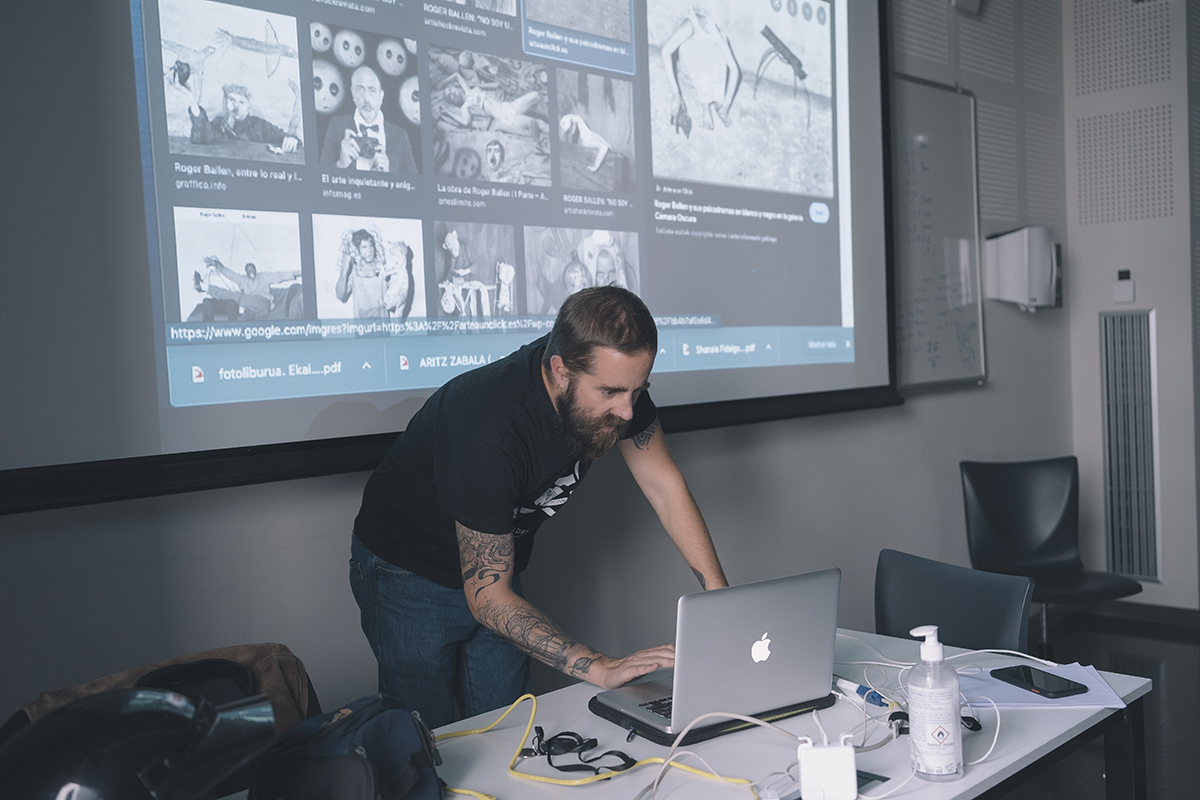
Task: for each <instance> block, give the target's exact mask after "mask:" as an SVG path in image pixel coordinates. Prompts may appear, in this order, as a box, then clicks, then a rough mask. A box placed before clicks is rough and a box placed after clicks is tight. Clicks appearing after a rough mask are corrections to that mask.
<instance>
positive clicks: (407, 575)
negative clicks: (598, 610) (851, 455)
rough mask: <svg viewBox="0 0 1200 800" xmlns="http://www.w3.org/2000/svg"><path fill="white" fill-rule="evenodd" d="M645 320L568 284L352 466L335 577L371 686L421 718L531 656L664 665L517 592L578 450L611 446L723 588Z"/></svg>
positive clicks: (563, 663)
mask: <svg viewBox="0 0 1200 800" xmlns="http://www.w3.org/2000/svg"><path fill="white" fill-rule="evenodd" d="M657 351H658V333H657V330H656V329H655V325H654V318H653V317H652V316H651V314H650V311H649V310H648V309H647V308H646V306H645V304H644V303H643V302H642V301H641V300H640V299H639V298H638V297H637V295H634V294H633V293H632V292H629V291H627V290H625V289H622V288H620V287H617V286H602V287H595V288H590V289H584V290H582V291H580V292H577V293H576V294H574V295H572V296H571V297H570V298H568V299H567V300H566V301H565V302H564V303H563V306H562V308H561V309H560V310H559V313H558V317H557V319H556V320H555V323H554V327H553V329H552V330H551V332H550V333H549V334H548V335H547V336H543V337H542V338H540V339H537V340H536V341H533V342H531V343H529V344H527V345H525V346H524V347H522V348H520V349H519V350H517V351H516V352H515V353H513V354H511V355H509V356H507V357H505V358H503V359H501V360H499V361H496V362H493V363H491V364H488V365H486V366H483V367H480V368H478V369H475V370H472V371H471V372H468V373H465V374H463V375H460V376H459V377H457V378H454V379H453V380H451V381H449V382H448V383H447V384H446V385H445V386H443V387H442V388H441V389H439V390H438V391H437V392H435V393H434V394H433V396H432V397H430V398H429V400H428V401H426V403H425V405H424V406H423V407H422V408H421V410H420V411H418V412H417V414H416V415H415V416H414V417H413V418H412V421H411V422H410V423H409V425H408V429H407V430H406V431H405V432H404V433H403V434H401V436H400V438H399V439H397V441H396V443H395V444H394V445H393V446H392V448H391V449H390V450H389V451H388V454H387V456H386V457H385V458H384V461H383V463H382V464H381V465H380V466H379V468H378V469H376V470H375V472H374V474H373V475H372V476H371V478H370V480H368V481H367V486H366V489H365V490H364V492H363V502H362V507H361V509H360V510H359V513H358V517H357V519H356V520H355V523H354V538H353V540H352V544H351V558H350V584H351V588H352V589H353V591H354V597H355V600H356V601H357V602H358V605H359V608H360V610H361V612H362V627H363V632H364V633H365V634H366V636H367V639H368V641H369V642H370V643H371V649H372V650H373V651H374V653H375V657H376V659H377V660H378V662H379V690H380V691H381V692H383V693H385V694H388V695H391V696H393V697H395V698H396V699H398V700H399V701H400V702H401V704H402V705H404V706H405V707H406V708H409V709H413V710H416V711H419V712H420V714H421V716H422V718H423V719H424V720H425V721H426V722H427V723H428V724H429V725H430V726H431V727H437V726H440V725H445V724H447V723H449V722H452V721H454V718H455V716H454V707H453V700H454V699H457V701H458V704H459V710H460V711H461V714H462V716H473V715H475V714H479V713H482V712H484V711H489V710H491V709H493V708H498V707H500V706H504V705H507V704H509V703H511V702H512V701H514V700H515V699H516V698H517V697H518V696H520V695H521V694H522V693H523V692H525V691H526V690H527V686H528V683H529V658H528V657H529V656H530V655H532V656H533V657H535V658H537V659H538V660H540V661H542V662H544V663H546V664H549V665H550V666H552V667H554V668H555V669H558V670H560V671H562V672H564V673H566V674H568V675H571V676H574V677H577V678H582V679H584V680H586V681H588V682H590V683H593V684H595V685H597V686H600V687H602V688H606V689H608V688H613V687H616V686H620V685H622V684H624V683H628V682H629V681H631V680H633V679H634V678H637V677H640V676H642V675H645V674H647V673H649V672H652V671H654V670H655V669H658V668H660V667H670V666H672V665H673V664H674V663H675V648H674V645H670V644H668V645H662V646H660V647H652V648H649V649H647V650H641V651H638V652H636V653H633V654H632V655H629V656H626V657H624V658H614V657H610V656H607V655H604V654H602V653H599V652H597V651H596V650H593V649H592V648H591V647H589V646H588V645H586V644H584V643H583V642H581V641H579V640H578V639H575V638H573V637H572V636H571V635H570V634H568V633H567V632H565V631H563V630H562V629H561V628H559V627H558V626H557V625H555V624H554V623H553V622H552V621H551V620H550V618H549V617H548V616H547V615H546V614H544V613H543V612H542V611H541V610H540V609H538V608H535V607H534V606H533V605H531V604H530V603H528V602H527V601H526V600H525V599H524V597H523V593H522V590H521V571H522V570H523V569H524V568H525V566H526V565H527V564H528V563H529V556H530V552H531V550H532V548H533V537H534V533H535V532H536V531H537V529H538V527H539V526H540V525H541V524H542V523H543V522H545V521H546V520H547V519H549V518H550V517H552V516H553V515H554V513H555V511H556V510H557V509H558V507H559V506H561V505H562V504H563V503H565V502H566V501H567V499H569V497H570V495H571V493H572V492H573V491H574V489H575V488H576V486H578V484H579V482H580V481H581V480H582V479H583V478H584V476H585V475H586V474H587V471H588V469H589V467H590V466H591V464H592V462H593V461H594V460H595V459H597V458H600V457H602V456H604V455H605V454H606V453H608V452H609V451H610V450H611V449H612V448H613V447H614V446H619V447H620V450H621V455H622V456H624V458H625V462H626V464H627V465H628V466H629V470H630V472H631V473H632V474H633V477H634V479H635V480H636V481H637V484H638V486H639V487H640V488H641V490H642V492H643V493H644V494H645V495H646V498H647V499H648V500H649V501H650V504H651V505H652V506H653V507H654V510H655V512H656V513H657V514H658V517H659V519H660V520H661V521H662V524H663V527H664V528H666V531H667V533H668V534H669V535H670V537H671V539H672V540H673V541H674V542H675V545H676V546H677V547H678V548H679V551H680V553H681V554H682V555H683V557H684V559H685V560H686V561H687V563H688V565H689V566H690V567H691V568H692V571H693V572H694V573H695V574H696V577H697V578H698V579H699V580H700V583H701V585H702V586H704V587H705V588H708V589H713V588H717V587H721V586H725V585H726V581H725V575H724V573H723V572H722V570H721V564H720V562H719V561H718V559H717V554H716V551H715V549H714V548H713V544H712V539H711V538H710V536H709V533H708V529H707V527H706V526H705V524H704V519H703V517H702V516H701V515H700V509H699V508H698V507H697V506H696V502H695V500H694V499H693V498H692V495H691V492H690V491H688V488H687V484H686V482H685V481H684V479H683V475H682V473H681V472H680V471H679V468H678V467H677V466H676V464H675V461H674V459H672V458H671V454H670V451H669V450H668V449H667V443H666V439H665V438H664V437H663V433H662V430H661V428H660V427H659V424H658V414H657V410H656V409H655V406H654V402H653V401H652V400H651V399H650V395H649V393H647V391H646V389H647V387H648V386H649V377H650V370H651V368H652V367H653V366H654V357H655V354H656V353H657Z"/></svg>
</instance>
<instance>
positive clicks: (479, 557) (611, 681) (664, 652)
mask: <svg viewBox="0 0 1200 800" xmlns="http://www.w3.org/2000/svg"><path fill="white" fill-rule="evenodd" d="M455 530H456V531H457V533H458V556H459V561H460V562H461V564H462V576H463V592H464V593H465V594H466V597H467V605H468V606H470V608H471V613H472V614H474V615H475V619H477V620H479V622H480V623H481V624H483V625H486V626H487V627H488V628H490V629H492V630H493V631H495V632H496V633H498V634H500V635H501V636H503V637H504V638H506V639H508V640H509V641H510V642H512V643H513V644H514V645H516V646H517V647H519V648H520V649H521V650H524V651H525V652H526V653H528V654H529V655H531V656H533V657H534V658H536V659H537V660H538V661H541V662H543V663H545V664H548V665H550V666H551V667H554V668H555V669H557V670H559V671H560V672H565V673H566V674H568V675H571V676H572V677H575V678H581V679H583V680H586V681H588V682H589V683H594V684H595V685H597V686H600V687H602V688H604V689H613V688H615V687H617V686H621V685H622V684H625V683H628V682H629V681H631V680H633V679H634V678H638V677H641V676H642V675H645V674H647V673H649V672H653V671H654V670H656V669H658V668H659V667H670V666H673V665H674V664H675V646H674V645H669V644H668V645H663V646H661V647H654V648H650V649H649V650H640V651H638V652H636V653H634V654H633V655H630V656H627V657H625V658H609V657H608V656H606V655H604V654H602V653H599V652H597V651H595V650H593V649H592V648H590V647H588V646H587V645H586V644H584V643H583V642H581V641H579V640H577V639H574V638H572V637H571V636H570V635H569V634H567V633H566V632H565V631H563V630H562V629H561V628H559V627H558V626H557V625H555V624H554V623H553V622H552V621H551V620H550V618H549V617H547V616H546V615H545V614H543V613H542V612H541V611H539V610H538V609H536V608H534V607H533V606H532V605H531V604H530V603H528V602H526V601H525V600H524V599H523V598H522V597H520V596H519V595H517V594H516V593H515V592H514V591H513V590H512V576H513V564H514V547H513V537H512V534H503V535H497V534H489V533H479V532H478V531H473V530H471V529H470V528H467V527H465V526H463V525H461V524H458V523H455Z"/></svg>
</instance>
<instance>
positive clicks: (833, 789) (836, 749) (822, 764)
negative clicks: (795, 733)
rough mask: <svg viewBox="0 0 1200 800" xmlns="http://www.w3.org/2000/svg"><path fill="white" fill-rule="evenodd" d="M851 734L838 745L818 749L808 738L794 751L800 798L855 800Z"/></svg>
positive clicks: (855, 787) (855, 783) (812, 799)
mask: <svg viewBox="0 0 1200 800" xmlns="http://www.w3.org/2000/svg"><path fill="white" fill-rule="evenodd" d="M849 741H850V734H848V733H847V734H843V735H842V741H841V744H827V745H822V746H819V747H815V746H813V743H812V741H811V740H810V739H808V738H807V737H806V738H805V739H804V740H802V741H801V743H800V745H799V747H797V748H796V756H797V758H798V759H799V762H800V796H801V797H803V798H804V800H855V798H856V797H858V772H857V769H856V767H855V765H854V747H853V745H851V744H849Z"/></svg>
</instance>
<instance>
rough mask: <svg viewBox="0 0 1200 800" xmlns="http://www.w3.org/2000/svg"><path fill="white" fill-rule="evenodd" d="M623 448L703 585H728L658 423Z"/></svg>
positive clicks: (634, 471) (670, 532)
mask: <svg viewBox="0 0 1200 800" xmlns="http://www.w3.org/2000/svg"><path fill="white" fill-rule="evenodd" d="M620 447H621V455H622V456H624V457H625V463H626V464H628V465H629V471H630V472H631V473H633V478H634V480H636V481H637V484H638V486H639V487H641V490H642V492H643V493H644V494H645V495H646V499H647V500H649V501H650V505H651V506H653V507H654V511H655V513H656V514H658V518H659V520H661V521H662V524H663V527H664V528H666V529H667V534H668V535H669V536H670V537H671V541H673V542H674V543H675V546H676V547H678V548H679V552H680V554H682V555H683V559H684V561H686V562H687V564H688V566H689V567H691V568H692V572H693V573H695V575H696V578H697V580H699V581H700V585H701V586H702V587H703V588H705V589H718V588H720V587H722V586H728V585H729V584H728V582H727V581H726V580H725V573H724V571H723V570H722V569H721V562H720V561H719V560H718V559H717V551H716V548H714V547H713V543H712V536H710V535H709V533H708V526H706V525H705V524H704V517H703V516H701V514H700V508H699V507H698V506H697V505H696V500H695V498H693V497H692V493H691V491H689V490H688V487H687V481H685V480H684V479H683V473H682V472H680V471H679V467H678V466H677V465H676V464H675V459H673V458H671V451H670V450H669V449H668V448H667V440H666V437H664V436H663V432H662V428H661V427H660V426H659V423H658V420H657V419H655V420H654V422H652V423H650V427H648V428H646V430H644V431H642V432H641V433H639V434H638V435H637V436H634V437H633V438H632V439H623V440H621V444H620Z"/></svg>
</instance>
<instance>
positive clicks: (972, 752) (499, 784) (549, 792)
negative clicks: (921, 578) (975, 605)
mask: <svg viewBox="0 0 1200 800" xmlns="http://www.w3.org/2000/svg"><path fill="white" fill-rule="evenodd" d="M844 633H846V634H848V635H849V636H853V637H858V638H860V639H862V640H865V641H868V642H870V643H871V644H873V645H874V646H875V647H877V648H879V650H881V651H882V652H883V653H884V654H886V655H888V656H890V657H891V658H894V659H897V660H907V661H912V660H915V659H916V658H917V657H918V650H919V643H918V642H917V641H915V640H912V641H906V640H901V639H892V638H888V637H885V636H877V635H875V634H865V633H857V632H854V631H846V632H844ZM947 651H948V652H949V651H953V648H947ZM837 660H838V662H849V661H876V660H879V657H878V656H877V655H876V654H874V653H872V652H871V651H870V649H869V648H867V647H865V646H864V645H862V644H860V643H858V642H855V641H853V640H852V639H850V638H847V637H846V636H839V637H838V644H837ZM964 663H971V664H980V665H981V666H986V667H988V668H991V667H995V666H1003V665H1005V664H1011V663H1019V659H1016V658H1012V657H1006V656H993V655H981V656H978V657H972V658H965V659H957V660H956V664H957V665H960V666H961V665H962V664H964ZM861 670H862V668H861V667H845V666H839V667H837V671H838V672H839V674H842V675H845V676H846V677H852V678H856V677H861V674H862V673H861ZM874 672H875V673H876V674H877V673H878V671H877V670H875V671H874ZM889 673H890V680H891V681H893V685H894V681H895V675H896V671H895V670H890V671H889ZM1102 674H1103V675H1104V678H1105V679H1106V680H1107V681H1108V682H1109V684H1110V685H1111V686H1112V688H1113V690H1114V691H1116V693H1117V694H1118V695H1119V696H1120V697H1121V699H1122V700H1124V701H1125V703H1126V704H1128V707H1127V708H1125V709H1108V708H1093V707H1085V708H1050V709H1029V708H1020V709H1002V713H1003V717H1002V723H1001V729H1000V739H999V741H998V742H997V743H996V747H995V749H994V750H993V751H992V754H991V756H990V757H989V758H988V760H987V761H985V762H984V763H982V764H977V765H974V766H968V767H967V768H966V771H965V775H964V776H963V778H962V779H961V780H958V781H953V782H951V783H928V782H926V781H923V780H920V779H918V778H913V779H912V780H911V781H909V782H908V784H907V785H905V786H904V787H903V788H902V789H900V791H899V792H897V793H896V794H893V795H891V797H902V798H903V797H920V798H921V800H943V799H944V800H950V798H972V797H989V796H999V795H1000V794H1003V793H1004V792H1006V791H1008V790H1009V789H1011V788H1012V787H1013V786H1015V785H1018V784H1019V783H1022V782H1024V781H1025V780H1026V779H1028V778H1029V777H1030V776H1031V775H1033V774H1036V773H1037V772H1039V771H1041V770H1042V769H1045V768H1046V767H1047V766H1049V765H1050V764H1052V763H1054V762H1055V761H1057V760H1059V759H1060V758H1062V757H1063V756H1065V755H1067V754H1069V753H1071V752H1072V751H1074V750H1075V749H1077V748H1078V747H1080V746H1081V745H1083V744H1084V743H1086V742H1088V741H1090V740H1092V739H1094V738H1096V737H1097V736H1104V741H1105V771H1106V774H1107V776H1108V777H1107V796H1108V798H1109V800H1117V798H1121V799H1122V800H1143V799H1144V798H1145V796H1146V770H1145V745H1144V738H1143V735H1142V733H1143V727H1142V709H1141V706H1142V704H1141V698H1142V697H1143V696H1144V695H1145V694H1146V693H1147V692H1149V691H1150V688H1151V686H1150V681H1149V680H1148V679H1146V678H1137V677H1133V676H1129V675H1119V674H1115V673H1102ZM876 682H878V681H876ZM596 691H597V690H596V688H595V687H593V686H591V685H590V684H578V685H576V686H570V687H567V688H565V689H561V690H559V691H556V692H551V693H550V694H546V695H543V696H542V697H539V698H538V711H537V719H536V720H535V721H534V724H535V725H540V726H541V727H542V728H543V729H545V731H546V735H547V736H550V735H553V734H555V733H559V732H561V731H564V730H571V731H576V732H578V733H580V734H581V735H583V736H585V737H586V736H592V737H595V738H596V739H598V740H599V743H600V744H599V747H598V748H597V749H596V750H593V751H591V752H590V753H589V755H595V754H599V753H601V752H603V751H605V750H610V749H616V750H622V751H624V752H626V753H628V754H629V755H630V756H632V757H633V758H636V759H640V758H649V757H652V756H663V755H665V754H666V751H667V748H665V747H660V746H658V745H655V744H652V743H650V742H648V741H646V740H645V739H642V738H640V737H639V738H636V739H634V740H633V741H632V742H628V743H627V742H626V741H625V736H626V732H625V731H624V730H622V729H621V728H619V727H617V726H616V725H613V724H612V723H610V722H606V721H605V720H602V719H600V718H599V717H597V716H595V715H594V714H592V713H591V712H590V711H588V709H587V703H588V700H589V699H590V698H591V697H592V695H594V694H595V693H596ZM984 705H985V706H986V710H983V711H982V712H981V715H980V716H981V721H982V722H983V724H984V729H983V730H982V731H980V732H976V733H969V732H965V736H964V737H963V758H964V760H965V761H972V760H974V759H976V758H979V757H980V756H982V755H983V754H984V753H985V752H986V751H987V748H988V746H989V745H990V744H991V741H992V735H993V732H994V730H995V714H994V712H993V711H992V710H991V706H988V705H986V704H984ZM528 709H529V703H528V702H526V703H524V704H522V705H521V706H519V707H518V708H517V709H516V710H514V711H513V712H512V713H511V714H509V715H508V717H507V718H506V719H505V720H504V722H502V723H501V724H500V725H498V726H497V727H496V728H494V729H492V730H491V731H490V732H488V733H485V734H480V735H476V736H467V737H462V738H458V739H449V740H446V741H444V742H442V743H440V745H439V749H440V750H441V753H442V758H443V759H444V764H443V765H442V766H441V767H439V768H438V775H439V776H440V777H441V778H442V779H443V780H444V781H446V783H447V784H449V785H450V786H453V787H459V788H465V789H474V790H476V791H482V792H486V793H488V794H491V795H494V796H496V797H497V798H499V800H517V799H518V798H541V797H565V796H571V797H576V796H577V797H580V798H583V799H584V800H591V799H592V798H609V797H612V798H631V797H633V796H634V795H635V794H637V792H638V791H640V790H641V789H642V787H644V786H645V785H646V784H648V783H649V782H650V781H651V780H653V778H654V775H655V770H656V769H657V766H646V767H640V768H638V769H637V770H634V771H632V772H630V773H624V774H618V775H617V776H615V777H614V778H613V779H611V780H607V781H601V782H598V783H594V784H590V785H587V786H581V787H564V786H555V785H551V784H542V783H536V782H533V781H525V780H519V779H517V778H513V777H511V776H510V775H508V773H507V767H508V762H509V759H510V758H511V757H512V754H513V752H514V750H516V748H517V747H518V746H524V745H522V744H521V741H520V737H521V735H522V733H523V732H524V730H525V724H526V722H527V721H528V719H529V710H528ZM875 710H876V711H881V710H882V709H875ZM500 713H501V712H500V711H497V712H492V713H488V714H481V715H480V716H478V717H475V718H473V719H470V720H464V721H462V722H458V723H455V724H453V725H448V726H446V727H444V728H439V729H438V731H437V732H438V733H445V732H449V731H455V730H469V729H472V728H478V727H483V726H484V725H486V724H488V723H490V722H492V721H493V720H495V719H496V718H497V717H498V716H499V715H500ZM820 719H821V723H822V725H824V727H825V730H826V731H828V733H829V736H830V741H831V742H832V741H836V739H837V737H838V735H840V732H841V731H843V730H845V731H848V730H851V729H852V728H854V727H855V726H857V725H858V724H859V723H860V722H861V720H862V712H861V711H860V710H859V709H858V708H857V707H856V706H852V705H851V704H849V703H848V702H846V701H839V702H838V703H837V704H836V705H834V706H833V707H832V708H829V709H827V710H825V711H821V712H820ZM779 724H780V726H781V727H784V728H786V729H787V730H789V731H792V732H793V733H796V734H798V735H801V736H809V737H811V738H812V739H813V740H814V741H817V742H820V741H821V738H820V731H819V729H818V728H817V725H816V723H815V721H814V720H813V716H812V714H805V715H803V716H800V717H795V718H793V719H790V720H784V721H783V722H781V723H779ZM880 736H881V734H880V732H879V730H878V728H877V727H876V728H874V733H873V736H872V740H873V741H874V740H878V738H880ZM856 741H861V739H856ZM526 744H527V743H526ZM689 749H691V750H694V751H696V752H698V753H700V754H701V755H702V756H704V758H705V759H706V760H708V762H709V763H710V764H712V766H713V767H714V768H715V769H716V770H717V771H718V772H720V773H721V774H723V775H727V776H731V777H741V778H749V779H751V780H758V779H760V778H763V777H765V776H766V775H767V774H769V773H771V772H774V771H777V770H782V769H784V768H785V767H787V766H788V765H789V764H791V763H792V762H794V761H795V760H796V748H795V744H794V743H792V742H790V741H789V740H788V739H786V738H785V737H783V736H780V735H779V734H777V733H774V732H771V731H767V730H764V729H762V728H757V727H756V728H754V729H751V730H746V731H740V732H738V733H733V734H730V735H727V736H724V737H720V738H717V739H713V740H711V741H707V742H701V743H699V744H695V745H692V746H691V747H690V748H689ZM556 763H563V764H568V763H577V762H576V760H575V756H574V755H568V756H562V757H559V758H557V759H556ZM606 763H607V762H606ZM685 763H692V764H693V766H699V765H698V764H696V763H695V762H690V761H685ZM857 766H858V769H859V770H865V771H868V772H873V773H876V774H879V775H886V776H888V777H890V778H893V779H894V780H891V781H889V782H887V783H884V784H878V783H876V784H872V785H871V786H870V787H868V788H867V789H866V794H867V796H870V795H872V794H882V793H884V792H886V791H888V790H889V789H891V788H892V787H894V786H896V784H897V780H896V779H898V780H903V779H904V778H906V777H907V776H908V775H909V773H910V771H911V767H910V762H909V743H908V740H907V737H900V739H898V740H897V741H894V742H892V743H890V744H888V745H886V746H885V747H882V748H880V749H879V750H875V751H872V752H869V753H864V754H862V755H860V756H859V757H858V764H857ZM518 769H519V770H521V771H522V772H528V773H533V774H539V775H549V776H552V777H557V778H574V777H580V776H581V775H584V774H586V773H564V772H557V771H555V770H552V769H551V768H550V767H549V766H547V764H546V759H545V758H544V757H543V758H536V759H528V760H525V761H523V762H522V763H521V764H520V765H519V766H518ZM658 797H659V798H673V799H674V800H682V799H684V798H686V800H696V799H703V798H740V797H751V795H750V793H749V792H748V791H747V790H746V789H745V788H735V787H733V786H730V785H727V784H723V783H720V782H717V781H712V780H706V779H704V778H699V777H695V776H692V775H689V774H687V773H684V772H682V771H679V770H675V769H671V770H669V771H668V772H667V775H666V777H665V778H664V779H663V783H662V785H661V786H660V788H659V792H658Z"/></svg>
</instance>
